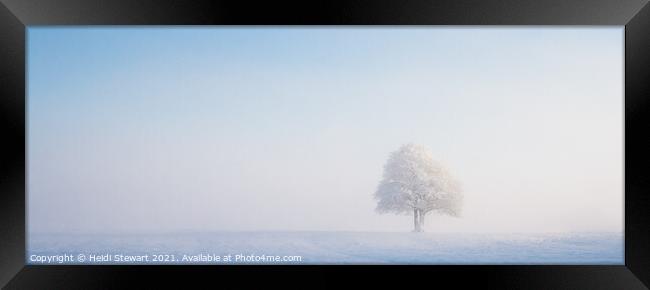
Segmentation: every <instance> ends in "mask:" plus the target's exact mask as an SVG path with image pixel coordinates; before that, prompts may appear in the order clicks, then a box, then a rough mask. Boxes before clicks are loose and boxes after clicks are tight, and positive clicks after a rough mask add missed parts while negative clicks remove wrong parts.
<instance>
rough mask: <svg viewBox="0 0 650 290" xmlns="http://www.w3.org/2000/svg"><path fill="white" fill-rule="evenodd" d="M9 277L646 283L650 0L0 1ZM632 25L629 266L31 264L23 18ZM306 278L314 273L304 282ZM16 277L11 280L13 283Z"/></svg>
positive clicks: (0, 259) (0, 114)
mask: <svg viewBox="0 0 650 290" xmlns="http://www.w3.org/2000/svg"><path fill="white" fill-rule="evenodd" d="M0 2H1V3H2V5H0V93H1V95H0V96H1V99H0V134H2V137H1V138H0V142H1V144H2V149H3V150H2V154H1V155H0V285H5V284H6V286H5V287H6V288H8V289H93V288H125V287H128V286H131V287H134V286H135V287H138V288H154V287H155V286H160V285H164V286H170V285H172V284H176V285H177V286H181V287H182V288H188V285H191V284H195V283H207V284H205V286H206V287H209V288H218V287H222V286H224V285H232V286H234V287H237V288H240V287H242V288H250V287H254V288H260V287H297V288H313V287H323V286H328V287H340V286H345V285H348V284H349V282H347V281H345V280H344V279H347V278H354V279H355V280H359V281H360V282H362V283H363V284H362V285H364V284H365V285H366V287H371V286H369V285H368V284H378V285H379V286H390V285H391V284H392V285H394V286H395V287H400V288H402V287H404V288H414V287H418V288H419V287H425V288H440V287H444V288H463V287H465V286H473V287H481V288H482V287H488V288H494V289H647V288H646V287H645V286H644V285H643V284H645V285H650V226H649V224H650V178H649V177H648V175H649V174H648V173H649V171H648V170H647V169H648V168H649V167H650V153H649V152H648V150H650V137H648V136H650V120H649V116H650V114H649V113H650V106H649V104H650V85H649V83H650V71H649V68H650V56H649V53H648V52H649V51H650V5H646V4H647V1H644V0H623V1H620V0H619V1H616V0H607V1H605V0H594V1H584V0H582V1H577V0H572V1H561V0H549V1H541V0H540V1H533V0H483V1H479V0H475V1H474V0H455V1H454V0H445V1H424V0H417V1H412V0H407V1H399V0H394V1H388V0H364V1H353V0H349V1H340V0H333V1H309V0H303V1H295V2H293V1H259V2H258V1H178V0H156V1H154V0H147V1H142V0H140V1H138V0H132V1H128V0H116V1H102V0H86V1H82V0H60V1H36V0H0ZM116 24H132V25H155V24H166V25H172V24H173V25H199V24H200V25H625V266H577V265H576V266H566V265H565V266H513V265H511V266H478V265H477V266H25V190H26V187H25V26H29V25H116ZM305 278H307V279H308V280H306V279H305ZM7 283H8V284H7Z"/></svg>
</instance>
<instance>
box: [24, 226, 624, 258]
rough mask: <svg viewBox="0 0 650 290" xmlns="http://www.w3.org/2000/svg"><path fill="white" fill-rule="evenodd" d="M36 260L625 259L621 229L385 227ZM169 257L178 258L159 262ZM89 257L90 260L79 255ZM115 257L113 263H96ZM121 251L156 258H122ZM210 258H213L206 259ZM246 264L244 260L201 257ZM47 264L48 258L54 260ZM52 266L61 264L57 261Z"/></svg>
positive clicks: (148, 244) (67, 243) (157, 244)
mask: <svg viewBox="0 0 650 290" xmlns="http://www.w3.org/2000/svg"><path fill="white" fill-rule="evenodd" d="M28 240H29V244H28V249H29V251H28V257H27V262H28V263H30V264H42V263H41V262H36V261H34V259H37V257H41V258H42V257H45V256H54V255H63V254H67V255H70V256H72V257H73V258H72V259H71V260H72V261H65V262H63V263H64V264H197V262H196V261H187V260H186V261H182V258H183V257H184V255H185V257H187V258H191V257H192V256H193V257H194V258H196V257H197V256H198V255H212V256H213V257H214V256H220V257H223V256H227V255H232V256H233V257H234V256H236V255H244V256H248V255H256V256H261V255H266V256H269V255H270V256H301V259H302V261H300V262H279V263H278V262H270V261H266V262H265V261H261V262H255V263H254V264H283V263H284V264H610V265H612V264H623V263H624V260H623V256H624V255H623V249H624V247H623V236H622V234H621V233H573V234H451V233H448V234H440V233H409V232H406V233H379V232H214V233H177V234H164V235H163V234H158V235H119V236H117V235H56V234H32V235H30V236H29V237H28ZM157 254H162V255H169V256H166V257H163V259H165V260H169V257H173V261H166V262H153V261H151V260H152V256H153V255H157ZM79 255H83V256H84V257H85V259H84V262H80V261H79V260H78V257H79ZM90 255H95V257H97V256H100V255H104V256H107V255H108V256H111V259H112V260H113V261H107V262H97V261H95V262H90V261H88V258H89V256H90ZM114 255H124V256H122V257H121V258H120V259H122V260H124V259H126V258H124V257H129V259H130V258H131V257H133V258H134V259H135V258H137V257H136V256H143V255H147V256H148V258H147V259H148V261H144V262H138V261H132V262H124V261H121V262H116V261H115V260H116V259H113V257H114ZM199 257H204V258H205V256H199ZM198 263H203V264H206V263H207V264H242V263H246V262H242V261H230V262H225V261H223V260H221V261H219V262H198ZM46 264H47V263H46ZM49 264H58V262H56V261H55V260H51V261H50V262H49Z"/></svg>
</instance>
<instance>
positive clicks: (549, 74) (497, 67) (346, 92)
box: [27, 26, 624, 233]
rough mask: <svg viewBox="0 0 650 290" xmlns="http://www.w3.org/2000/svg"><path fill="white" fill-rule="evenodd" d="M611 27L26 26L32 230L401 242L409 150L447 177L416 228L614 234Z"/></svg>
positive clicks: (619, 172)
mask: <svg viewBox="0 0 650 290" xmlns="http://www.w3.org/2000/svg"><path fill="white" fill-rule="evenodd" d="M623 35H624V34H623V27H622V26H617V27H613V26H610V27H606V26H602V27H553V28H551V27H530V26H529V27H525V28H523V27H521V28H515V27H463V28H461V27H444V26H443V27H426V26H422V27H392V28H391V27H381V28H370V27H361V28H355V27H337V28H325V27H314V28H309V27H300V28H290V27H274V28H263V27H252V28H250V27H249V28H245V27H236V28H226V27H218V26H217V27H208V28H205V27H203V28H193V27H170V28H159V27H157V28H149V27H139V28H134V27H130V28H129V27H103V28H97V27H93V28H87V27H47V28H46V27H30V28H29V29H28V43H27V44H28V125H27V126H28V128H27V129H28V140H27V142H28V156H27V158H28V223H29V231H30V232H62V233H68V232H134V231H147V232H160V231H164V232H173V231H184V230H192V231H213V230H326V231H330V230H332V231H333V230H342V231H410V230H411V228H412V226H413V225H412V217H411V216H408V215H404V216H400V215H380V214H377V213H376V212H375V211H374V208H375V204H376V202H375V200H373V193H374V191H375V189H376V188H377V185H378V183H379V181H380V178H381V174H382V166H383V165H384V163H385V162H386V159H387V158H388V155H389V154H390V152H392V151H394V150H396V149H398V148H399V146H401V145H402V144H405V143H409V142H415V143H419V144H422V145H424V146H426V147H428V148H430V149H431V151H432V152H433V155H434V157H435V158H437V159H439V160H441V161H443V162H444V163H445V164H447V165H448V166H449V167H450V168H451V169H452V171H453V172H454V173H455V174H456V176H457V178H458V179H459V180H460V181H461V182H462V184H463V188H464V195H465V207H464V213H463V216H462V217H461V218H448V217H440V216H433V215H430V216H428V217H427V220H426V229H427V231H431V232H435V231H441V232H442V231H444V232H566V231H615V232H621V231H622V229H623V200H624V197H623Z"/></svg>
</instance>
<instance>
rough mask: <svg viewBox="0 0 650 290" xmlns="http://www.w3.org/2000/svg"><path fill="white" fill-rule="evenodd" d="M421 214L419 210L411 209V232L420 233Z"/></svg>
mask: <svg viewBox="0 0 650 290" xmlns="http://www.w3.org/2000/svg"><path fill="white" fill-rule="evenodd" d="M422 218H423V216H422V212H421V211H420V210H419V209H415V208H414V209H413V231H414V232H416V233H418V232H421V231H422V221H423V220H422Z"/></svg>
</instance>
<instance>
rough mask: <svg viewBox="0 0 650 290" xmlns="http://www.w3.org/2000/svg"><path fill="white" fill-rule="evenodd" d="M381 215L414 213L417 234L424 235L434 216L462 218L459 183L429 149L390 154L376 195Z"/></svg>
mask: <svg viewBox="0 0 650 290" xmlns="http://www.w3.org/2000/svg"><path fill="white" fill-rule="evenodd" d="M375 198H376V199H377V208H376V209H377V211H378V212H379V213H396V214H408V213H413V227H414V229H413V231H415V232H421V231H423V229H422V227H423V225H424V218H425V216H426V215H427V214H428V213H430V212H434V213H438V214H446V215H450V216H456V217H458V216H460V210H461V207H462V202H463V196H462V192H461V188H460V184H459V182H458V181H457V180H456V179H455V178H454V177H453V176H452V175H451V174H450V172H449V170H448V169H447V168H445V167H444V166H442V165H441V164H440V163H439V162H437V161H435V160H434V159H433V157H432V155H431V153H430V152H429V150H427V148H425V147H424V146H421V145H415V144H407V145H404V146H402V147H400V148H399V150H397V151H395V152H393V153H391V154H390V157H389V158H388V161H387V162H386V164H385V165H384V174H383V178H382V180H381V182H380V183H379V187H378V188H377V191H376V192H375Z"/></svg>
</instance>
